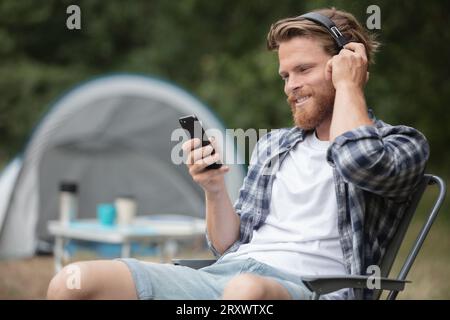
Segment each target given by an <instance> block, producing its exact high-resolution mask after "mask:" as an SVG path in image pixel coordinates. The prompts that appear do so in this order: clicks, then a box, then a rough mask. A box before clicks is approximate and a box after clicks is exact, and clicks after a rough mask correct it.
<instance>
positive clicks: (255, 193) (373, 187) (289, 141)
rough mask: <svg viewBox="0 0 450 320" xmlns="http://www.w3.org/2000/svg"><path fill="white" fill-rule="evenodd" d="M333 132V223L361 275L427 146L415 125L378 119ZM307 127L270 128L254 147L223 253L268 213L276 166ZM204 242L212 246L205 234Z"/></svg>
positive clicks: (391, 229)
mask: <svg viewBox="0 0 450 320" xmlns="http://www.w3.org/2000/svg"><path fill="white" fill-rule="evenodd" d="M369 115H370V117H371V118H372V120H373V122H374V125H373V126H360V127H358V128H356V129H353V130H351V131H347V132H345V133H343V134H342V135H340V136H338V137H337V138H336V139H335V140H334V142H333V143H332V144H331V145H330V147H329V148H328V150H327V162H328V163H329V164H330V165H331V166H332V167H333V174H334V183H335V190H336V198H337V203H338V229H339V235H340V242H341V246H342V251H343V256H344V264H345V268H346V271H347V273H348V274H352V275H361V274H366V270H367V267H368V266H370V265H379V264H380V261H381V259H382V257H383V255H384V253H385V250H386V247H387V245H388V243H389V241H390V240H391V239H392V237H393V235H394V234H395V233H396V230H397V227H398V225H399V221H400V219H401V218H402V216H403V213H404V212H405V209H406V207H407V205H408V201H409V200H410V199H409V198H410V195H411V193H412V191H413V189H414V188H415V187H416V186H417V184H418V182H419V181H420V179H421V177H422V176H423V173H424V170H425V165H426V162H427V160H428V157H429V145H428V142H427V140H426V138H425V137H424V135H423V134H421V133H420V132H419V131H417V130H416V129H414V128H411V127H407V126H403V125H400V126H391V125H389V124H386V123H384V122H383V121H381V120H377V119H375V117H374V116H373V115H372V113H371V111H369ZM306 134H307V132H306V131H305V130H302V129H300V128H297V127H294V128H285V129H279V130H272V131H271V132H269V133H268V134H266V135H265V136H263V137H262V138H261V139H259V141H258V143H257V144H256V146H255V149H254V150H253V153H252V157H251V161H250V165H249V169H248V172H247V176H246V177H245V179H244V183H243V186H242V188H241V189H240V191H239V198H238V200H237V201H236V203H235V205H234V207H235V211H236V213H237V214H238V215H239V216H240V238H239V239H238V240H237V241H236V242H235V243H234V244H233V245H231V246H230V247H229V248H228V250H227V251H226V252H224V253H223V255H225V254H227V253H230V252H234V251H236V250H237V249H238V248H239V246H240V245H241V244H244V243H248V242H250V241H251V239H252V235H253V230H257V229H258V228H260V227H261V226H262V225H263V224H264V221H265V220H266V218H267V216H268V215H269V212H270V199H271V191H272V184H273V181H274V178H275V173H276V172H277V170H279V167H280V165H281V163H282V162H283V160H284V159H285V157H286V155H287V154H288V152H289V151H290V150H291V149H292V148H294V147H295V145H296V144H297V143H301V142H302V141H303V140H304V138H305V136H306ZM208 244H209V246H210V248H211V250H212V251H213V253H214V254H215V255H216V256H217V257H218V256H220V254H219V253H218V252H217V251H216V250H215V249H214V247H213V246H212V244H211V242H210V240H209V239H208ZM348 293H349V294H348V296H347V298H353V299H354V298H356V299H360V298H370V297H371V296H370V295H371V294H372V293H370V291H368V290H367V291H366V292H362V291H360V290H358V289H356V290H350V291H349V292H348Z"/></svg>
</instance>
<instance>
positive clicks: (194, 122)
mask: <svg viewBox="0 0 450 320" xmlns="http://www.w3.org/2000/svg"><path fill="white" fill-rule="evenodd" d="M179 121H180V125H181V127H182V128H183V129H184V130H186V131H187V132H189V135H190V137H191V139H194V138H198V139H200V140H201V141H202V147H204V146H207V145H209V144H211V142H210V141H209V140H208V137H207V136H206V133H205V130H203V127H202V124H201V123H200V121H199V120H198V118H197V116H196V115H189V116H186V117H181V118H180V119H179ZM200 135H201V136H200ZM214 153H215V151H214V150H213V151H212V153H211V155H213V154H214ZM221 166H222V164H221V163H219V162H216V163H213V164H210V165H209V166H207V167H206V169H207V170H210V169H219V168H220V167H221Z"/></svg>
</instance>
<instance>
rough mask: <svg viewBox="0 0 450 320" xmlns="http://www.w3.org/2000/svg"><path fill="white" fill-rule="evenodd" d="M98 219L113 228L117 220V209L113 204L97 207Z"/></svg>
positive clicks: (101, 204) (103, 204)
mask: <svg viewBox="0 0 450 320" xmlns="http://www.w3.org/2000/svg"><path fill="white" fill-rule="evenodd" d="M97 219H98V220H99V221H100V224H102V225H104V226H112V225H114V223H115V220H116V208H115V207H114V205H113V204H111V203H100V204H99V205H98V206H97Z"/></svg>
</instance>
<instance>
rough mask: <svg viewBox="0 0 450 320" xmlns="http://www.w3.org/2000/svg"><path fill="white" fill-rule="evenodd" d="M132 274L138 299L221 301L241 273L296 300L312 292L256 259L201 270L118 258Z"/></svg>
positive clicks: (236, 261)
mask: <svg viewBox="0 0 450 320" xmlns="http://www.w3.org/2000/svg"><path fill="white" fill-rule="evenodd" d="M117 260H119V261H122V262H124V263H125V264H126V265H127V266H128V268H129V269H130V271H131V274H132V277H133V280H134V284H135V286H136V293H137V297H138V299H141V300H150V299H151V300H161V299H171V300H193V299H195V300H213V299H221V298H222V293H223V291H224V288H225V286H226V284H227V283H228V281H230V280H231V279H232V278H233V277H235V276H237V275H239V274H242V273H251V274H254V275H259V276H264V277H268V278H271V279H273V280H275V281H277V282H278V283H279V284H281V285H282V286H283V287H284V288H286V289H287V291H288V292H289V294H290V295H291V297H292V298H293V299H295V300H309V299H311V297H312V292H311V291H310V290H309V289H308V288H307V287H306V286H305V285H304V284H303V283H302V282H301V281H300V279H299V278H298V277H297V276H295V275H292V274H289V273H285V272H283V271H280V270H277V269H276V268H273V267H271V266H269V265H267V264H264V263H261V262H258V261H256V260H255V259H252V258H248V259H230V260H225V261H222V260H219V261H218V262H216V263H214V264H212V265H210V266H207V267H205V268H202V269H198V270H195V269H192V268H189V267H185V266H176V265H172V264H167V263H165V264H162V263H153V262H144V261H139V260H136V259H117Z"/></svg>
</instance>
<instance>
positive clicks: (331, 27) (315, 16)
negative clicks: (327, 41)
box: [297, 12, 350, 50]
mask: <svg viewBox="0 0 450 320" xmlns="http://www.w3.org/2000/svg"><path fill="white" fill-rule="evenodd" d="M299 18H303V19H307V20H310V21H313V22H315V23H317V24H320V25H322V26H324V27H325V28H326V29H327V31H328V33H329V34H330V35H331V36H332V37H333V39H334V41H335V42H336V44H337V46H338V47H339V50H341V49H342V48H344V46H345V45H346V44H347V43H349V42H350V41H348V40H347V38H346V37H344V35H343V34H342V33H341V32H340V31H339V29H338V28H337V27H336V25H335V24H334V22H333V21H332V20H331V19H330V18H328V17H326V16H324V15H322V14H320V13H317V12H309V13H305V14H303V15H301V16H298V17H297V19H299Z"/></svg>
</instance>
